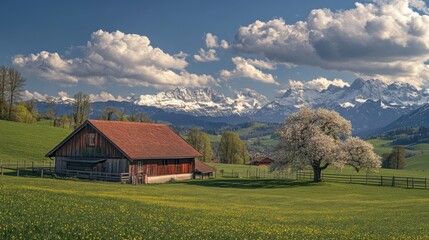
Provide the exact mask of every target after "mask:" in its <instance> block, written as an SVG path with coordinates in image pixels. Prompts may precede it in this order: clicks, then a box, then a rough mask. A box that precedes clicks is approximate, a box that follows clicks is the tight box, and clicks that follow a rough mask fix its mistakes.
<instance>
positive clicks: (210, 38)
mask: <svg viewBox="0 0 429 240" xmlns="http://www.w3.org/2000/svg"><path fill="white" fill-rule="evenodd" d="M205 41H206V47H208V48H215V47H218V46H219V43H218V39H217V36H216V35H213V34H211V33H207V34H206V39H205Z"/></svg>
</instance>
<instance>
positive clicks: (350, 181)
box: [349, 174, 352, 183]
mask: <svg viewBox="0 0 429 240" xmlns="http://www.w3.org/2000/svg"><path fill="white" fill-rule="evenodd" d="M349 183H352V175H351V174H350V180H349Z"/></svg>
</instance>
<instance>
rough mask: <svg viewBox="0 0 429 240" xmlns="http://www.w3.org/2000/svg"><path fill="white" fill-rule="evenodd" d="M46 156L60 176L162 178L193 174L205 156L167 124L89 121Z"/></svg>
mask: <svg viewBox="0 0 429 240" xmlns="http://www.w3.org/2000/svg"><path fill="white" fill-rule="evenodd" d="M46 156H47V157H55V171H56V173H57V174H60V175H66V176H75V177H87V178H91V179H102V180H112V181H132V182H134V183H136V182H139V183H161V182H166V181H169V180H171V179H176V180H183V179H191V178H192V177H193V174H194V171H195V157H200V156H202V155H201V154H200V153H199V152H198V151H197V150H195V149H194V148H193V147H192V146H191V145H189V144H188V143H187V142H186V141H185V140H184V139H183V138H182V137H181V136H179V135H178V134H177V133H175V132H174V131H173V130H172V129H170V127H168V126H167V125H164V124H153V123H140V122H114V121H99V120H88V121H86V122H85V123H84V124H82V125H81V126H80V127H79V128H77V129H76V130H75V131H73V132H72V133H71V134H70V135H69V136H68V137H67V138H65V139H64V140H63V141H62V142H61V143H60V144H58V145H57V146H56V147H55V148H54V149H52V150H51V151H50V152H49V153H48V154H46Z"/></svg>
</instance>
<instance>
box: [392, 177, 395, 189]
mask: <svg viewBox="0 0 429 240" xmlns="http://www.w3.org/2000/svg"><path fill="white" fill-rule="evenodd" d="M394 186H395V176H393V177H392V187H394Z"/></svg>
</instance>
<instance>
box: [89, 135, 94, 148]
mask: <svg viewBox="0 0 429 240" xmlns="http://www.w3.org/2000/svg"><path fill="white" fill-rule="evenodd" d="M88 146H90V147H94V146H95V133H89V134H88Z"/></svg>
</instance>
